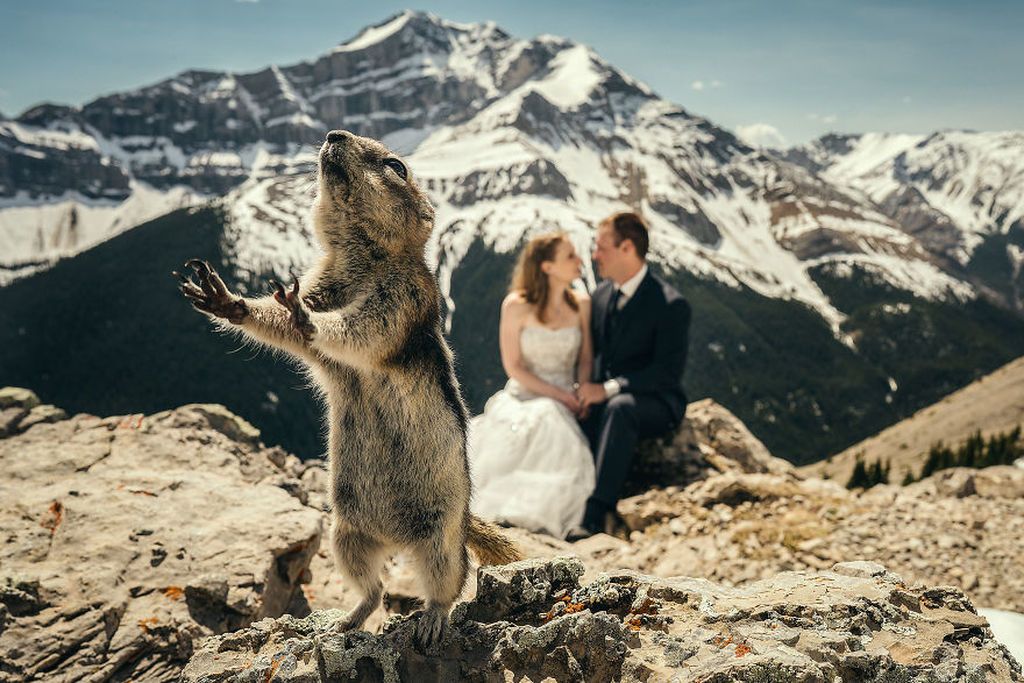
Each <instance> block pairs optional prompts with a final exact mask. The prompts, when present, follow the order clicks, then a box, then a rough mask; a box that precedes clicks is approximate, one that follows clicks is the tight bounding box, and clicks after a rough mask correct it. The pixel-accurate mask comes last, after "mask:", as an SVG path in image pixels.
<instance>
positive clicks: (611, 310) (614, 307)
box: [604, 288, 622, 336]
mask: <svg viewBox="0 0 1024 683" xmlns="http://www.w3.org/2000/svg"><path fill="white" fill-rule="evenodd" d="M621 297H622V290H621V289H618V288H616V289H615V291H614V292H612V298H611V299H609V300H608V312H607V313H606V314H605V325H604V328H605V336H607V335H608V333H610V332H611V329H612V325H613V324H614V319H615V314H616V313H618V312H619V299H620V298H621Z"/></svg>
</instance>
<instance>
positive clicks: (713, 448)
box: [624, 398, 802, 495]
mask: <svg viewBox="0 0 1024 683" xmlns="http://www.w3.org/2000/svg"><path fill="white" fill-rule="evenodd" d="M729 472H731V473H738V472H748V473H773V474H784V475H786V476H788V477H791V478H793V479H798V478H802V477H800V476H799V475H797V474H796V472H795V470H794V468H793V466H792V465H791V464H790V463H789V462H787V461H785V460H783V459H782V458H776V457H775V456H773V455H772V454H771V453H769V452H768V449H767V448H765V445H764V444H763V443H761V441H760V440H759V439H758V438H757V437H756V436H754V435H753V434H752V433H751V432H750V430H749V429H747V426H746V425H744V424H743V422H742V421H741V420H740V419H739V418H737V417H736V416H735V415H733V414H732V413H731V412H729V410H728V409H727V408H726V407H725V406H722V405H721V404H719V403H716V402H715V401H713V400H712V399H710V398H705V399H702V400H700V401H695V402H693V403H691V404H689V405H688V406H686V419H685V420H684V421H683V424H682V425H681V426H680V427H679V429H678V430H676V431H675V432H674V433H673V434H671V435H670V436H668V437H665V438H661V439H651V440H649V441H645V442H643V443H641V445H640V448H639V450H638V452H637V455H636V458H635V461H634V464H633V468H632V470H631V472H630V477H629V480H628V481H627V482H626V484H625V487H624V488H625V491H626V492H627V495H631V494H633V493H641V492H644V491H647V490H649V489H651V488H652V487H656V488H662V487H672V486H677V487H683V486H687V485H689V484H692V483H694V482H695V481H699V480H701V479H704V478H706V477H708V476H710V475H713V474H715V473H729Z"/></svg>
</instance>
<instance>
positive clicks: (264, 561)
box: [0, 406, 322, 682]
mask: <svg viewBox="0 0 1024 683" xmlns="http://www.w3.org/2000/svg"><path fill="white" fill-rule="evenodd" d="M35 410H36V408H35V407H34V408H32V409H30V411H35ZM31 414H32V412H29V415H31ZM232 418H234V419H232ZM256 436H258V433H257V434H254V433H253V432H252V431H248V430H246V429H245V428H244V427H243V426H242V425H241V422H240V421H239V418H235V417H234V416H231V415H230V413H228V412H227V411H226V410H224V409H223V408H220V409H219V410H211V409H210V407H209V406H185V407H182V408H179V409H177V410H172V411H166V412H163V413H158V414H155V415H151V416H142V415H133V416H121V417H112V418H106V419H100V418H97V417H92V416H88V415H79V416H75V417H72V418H70V419H67V420H61V421H57V422H48V421H47V420H46V418H43V419H40V420H39V421H37V422H36V423H35V424H34V425H33V426H32V428H31V429H29V430H28V431H25V432H23V433H21V434H19V435H16V436H13V437H10V438H7V439H3V440H0V471H2V472H3V474H4V476H3V477H2V478H0V500H2V501H3V505H2V506H0V537H2V538H3V539H4V543H3V544H0V680H4V681H28V680H47V681H68V682H71V681H85V680H89V681H105V680H128V679H131V680H146V681H173V680H176V679H177V677H178V674H179V672H180V670H181V667H182V666H183V665H184V663H185V662H186V661H187V660H188V658H189V656H190V655H191V654H192V651H193V649H194V647H195V645H196V643H198V641H199V640H201V639H202V638H204V637H206V636H209V635H212V634H215V633H224V632H226V631H230V630H234V629H238V628H242V627H245V626H248V625H249V624H250V623H252V622H253V621H258V620H260V619H263V618H266V617H277V616H280V615H281V614H282V613H283V612H284V611H285V609H286V608H287V607H288V606H289V604H290V603H293V601H295V600H296V599H298V600H299V601H300V602H301V595H302V594H301V591H300V585H299V584H300V581H301V580H302V579H303V578H304V575H305V574H306V571H307V569H308V566H309V563H310V560H311V558H312V557H313V555H314V554H315V553H316V551H317V549H318V547H319V543H320V536H321V528H322V518H321V515H322V513H321V512H320V511H318V510H315V509H312V508H310V507H307V506H304V505H303V504H302V503H301V502H300V500H299V499H298V498H297V497H295V496H293V495H290V494H289V492H288V491H287V489H286V487H285V488H283V487H281V486H280V485H279V484H280V482H279V481H278V479H279V478H280V477H282V476H284V475H291V473H289V472H285V471H282V469H281V468H280V467H279V466H278V465H277V464H275V462H274V460H273V459H272V458H271V457H270V455H269V454H268V450H270V449H265V448H264V447H263V446H262V445H260V444H259V443H258V440H257V439H256ZM286 478H287V476H286Z"/></svg>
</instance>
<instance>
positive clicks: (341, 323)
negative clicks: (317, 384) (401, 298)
mask: <svg viewBox="0 0 1024 683" xmlns="http://www.w3.org/2000/svg"><path fill="white" fill-rule="evenodd" d="M289 296H291V294H290V293H289ZM280 297H281V292H280V291H279V292H278V294H276V295H275V298H277V299H278V301H280V300H281V299H280ZM383 307H384V304H383V302H381V301H379V300H377V299H375V298H373V297H361V298H359V299H357V300H355V301H353V302H351V303H349V304H348V305H347V306H344V307H343V308H340V309H336V310H333V311H323V312H320V311H314V312H310V311H308V310H304V307H303V306H302V303H301V300H298V306H297V307H295V308H293V320H294V321H295V323H296V325H297V327H298V328H299V329H300V330H301V331H302V332H301V333H302V334H303V336H304V338H305V339H306V340H307V341H308V342H309V345H310V347H312V348H313V349H314V350H315V351H316V352H317V353H318V354H320V355H321V356H323V357H325V358H329V359H331V360H334V361H337V362H339V363H344V364H346V365H350V366H356V367H373V366H376V365H378V364H379V363H380V362H381V360H383V359H385V358H387V357H388V356H390V355H391V354H392V353H393V352H394V351H395V348H396V346H397V345H399V344H401V343H402V341H403V340H404V338H405V334H404V329H405V325H406V321H407V320H409V319H410V318H411V316H412V314H411V312H410V311H404V310H402V303H401V302H395V301H393V300H391V301H390V302H389V305H388V306H387V309H388V310H387V311H384V310H382V309H383ZM300 309H301V310H300Z"/></svg>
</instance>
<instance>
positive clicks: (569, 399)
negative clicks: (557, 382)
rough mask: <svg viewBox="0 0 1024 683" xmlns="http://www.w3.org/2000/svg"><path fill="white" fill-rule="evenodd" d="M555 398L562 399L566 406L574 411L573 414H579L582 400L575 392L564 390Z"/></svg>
mask: <svg viewBox="0 0 1024 683" xmlns="http://www.w3.org/2000/svg"><path fill="white" fill-rule="evenodd" d="M555 398H557V399H558V400H559V401H561V402H562V403H563V404H564V405H565V407H566V408H568V409H569V410H570V412H572V414H573V415H578V414H579V412H580V400H579V399H578V398H576V395H575V394H573V393H572V392H571V391H562V392H560V393H559V394H558V396H556V397H555Z"/></svg>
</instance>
